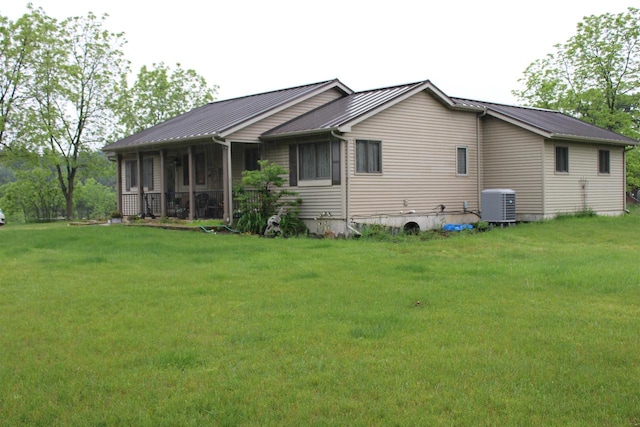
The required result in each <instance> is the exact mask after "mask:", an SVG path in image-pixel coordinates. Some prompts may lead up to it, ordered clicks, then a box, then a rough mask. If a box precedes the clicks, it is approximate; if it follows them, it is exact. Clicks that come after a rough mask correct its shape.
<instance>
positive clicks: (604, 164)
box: [598, 150, 611, 174]
mask: <svg viewBox="0 0 640 427" xmlns="http://www.w3.org/2000/svg"><path fill="white" fill-rule="evenodd" d="M598 173H602V174H608V173H611V153H610V152H609V150H598Z"/></svg>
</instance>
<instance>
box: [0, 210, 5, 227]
mask: <svg viewBox="0 0 640 427" xmlns="http://www.w3.org/2000/svg"><path fill="white" fill-rule="evenodd" d="M0 225H4V214H3V213H2V209H0Z"/></svg>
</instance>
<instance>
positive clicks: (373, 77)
mask: <svg viewBox="0 0 640 427" xmlns="http://www.w3.org/2000/svg"><path fill="white" fill-rule="evenodd" d="M28 3H32V4H33V5H34V6H36V7H42V8H43V9H44V11H45V13H46V14H47V15H49V16H52V17H55V18H58V19H63V18H66V17H70V16H84V15H86V14H87V13H88V12H93V13H94V14H96V15H102V14H105V13H106V14H108V15H109V17H108V19H107V21H106V24H105V26H106V28H107V29H108V30H110V31H112V32H124V33H125V38H126V40H127V41H128V43H127V45H126V47H125V56H126V57H127V58H128V59H129V60H130V61H131V63H132V64H131V66H132V70H133V71H134V72H137V71H138V70H139V69H140V67H142V66H143V65H147V66H151V65H152V64H153V63H160V62H164V63H165V64H167V65H168V66H170V67H172V68H174V67H175V64H176V63H180V64H181V67H182V68H185V69H189V68H190V69H193V70H195V71H196V72H197V73H198V74H199V75H201V76H203V77H204V78H205V79H206V81H207V83H208V84H209V85H217V86H219V89H218V96H217V99H219V100H223V99H230V98H235V97H240V96H245V95H251V94H255V93H261V92H267V91H271V90H278V89H283V88H288V87H294V86H299V85H304V84H309V83H316V82H320V81H325V80H332V79H335V78H337V79H339V80H340V81H341V82H342V83H343V84H345V85H346V86H348V87H349V88H351V89H352V90H354V91H362V90H368V89H377V88H381V87H387V86H394V85H400V84H405V83H413V82H417V81H423V80H427V79H428V80H430V81H431V82H432V83H433V84H434V85H436V86H437V87H438V88H440V89H441V90H442V91H443V92H444V93H445V94H447V95H449V96H455V97H462V98H470V99H476V100H482V101H491V102H498V103H506V104H517V103H518V101H517V99H516V98H515V97H514V96H513V95H512V93H511V91H512V90H514V89H520V88H521V85H520V83H519V82H518V79H520V78H521V77H522V76H523V72H524V70H525V69H526V67H527V66H528V65H529V64H531V63H532V62H533V61H535V60H536V59H539V58H543V57H544V56H546V55H547V54H548V53H553V52H554V47H553V46H554V45H555V44H558V43H563V42H565V41H567V40H568V39H569V38H570V37H571V36H573V35H574V34H575V32H576V25H577V24H578V22H580V21H581V20H582V18H583V17H585V16H589V15H600V14H604V13H613V14H617V13H621V12H625V11H626V10H627V8H628V7H630V6H631V7H636V8H638V7H640V0H624V1H622V0H606V1H604V0H536V1H517V0H475V1H471V0H457V1H451V0H446V1H441V0H412V1H407V0H392V1H390V0H379V1H372V0H366V1H360V0H322V1H317V0H307V1H300V0H299V1H294V0H270V1H265V0H262V1H260V0H183V1H181V2H177V1H157V0H155V1H149V0H30V1H23V0H0V15H3V16H6V17H8V18H10V19H12V20H15V19H17V18H19V17H20V16H21V15H22V14H24V13H26V12H27V4H28Z"/></svg>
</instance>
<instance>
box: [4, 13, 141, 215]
mask: <svg viewBox="0 0 640 427" xmlns="http://www.w3.org/2000/svg"><path fill="white" fill-rule="evenodd" d="M105 19H106V15H105V16H103V17H102V18H97V17H96V16H95V15H93V14H92V13H89V14H88V15H87V16H86V17H73V18H69V19H66V20H64V21H62V22H61V23H57V25H52V26H51V27H50V28H49V29H48V31H47V32H46V34H44V35H42V39H41V49H38V50H37V51H35V52H34V55H33V61H34V62H33V78H32V79H31V80H30V82H29V87H28V89H27V96H28V99H29V103H28V105H27V106H26V119H27V120H24V121H23V122H22V129H23V132H24V135H25V136H27V137H28V138H24V139H22V140H20V141H14V143H17V144H27V145H28V146H29V148H31V149H32V150H34V151H39V152H41V153H43V154H44V156H45V158H47V159H48V161H49V162H50V164H51V165H52V167H53V169H54V170H55V171H56V175H57V180H58V183H59V186H60V189H61V191H62V194H63V195H64V198H65V202H66V217H67V219H72V218H73V206H74V205H73V195H74V190H75V184H76V174H77V172H78V168H79V167H80V163H79V160H80V158H81V155H82V154H83V153H85V152H87V151H90V150H92V149H93V148H95V147H96V146H98V145H101V144H102V143H103V142H104V135H106V134H107V133H108V132H109V130H110V129H112V128H113V124H114V122H113V119H114V118H113V115H112V114H111V110H110V108H109V102H110V99H111V98H112V97H113V96H114V93H115V91H116V82H118V81H121V80H122V78H123V76H124V75H125V74H126V71H127V69H128V63H127V62H126V61H125V60H124V59H123V53H122V51H121V48H122V46H123V45H124V39H123V37H122V34H115V33H112V32H109V31H107V30H105V29H104V28H103V24H104V21H105Z"/></svg>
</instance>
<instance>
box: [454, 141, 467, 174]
mask: <svg viewBox="0 0 640 427" xmlns="http://www.w3.org/2000/svg"><path fill="white" fill-rule="evenodd" d="M461 150H464V172H461V171H460V151H461ZM456 176H469V147H468V146H466V145H457V146H456Z"/></svg>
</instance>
